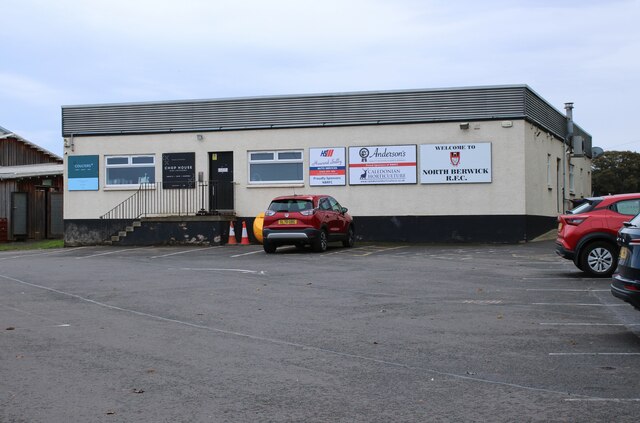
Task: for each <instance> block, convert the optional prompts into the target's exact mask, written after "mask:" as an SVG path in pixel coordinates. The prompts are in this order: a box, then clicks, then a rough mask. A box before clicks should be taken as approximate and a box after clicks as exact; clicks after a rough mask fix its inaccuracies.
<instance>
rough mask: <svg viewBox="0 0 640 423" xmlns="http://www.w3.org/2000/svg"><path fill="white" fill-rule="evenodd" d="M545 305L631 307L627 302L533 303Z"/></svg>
mask: <svg viewBox="0 0 640 423" xmlns="http://www.w3.org/2000/svg"><path fill="white" fill-rule="evenodd" d="M531 305H543V306H579V307H629V306H628V305H627V304H624V303H623V304H588V303H531Z"/></svg>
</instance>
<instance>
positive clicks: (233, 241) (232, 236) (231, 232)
mask: <svg viewBox="0 0 640 423" xmlns="http://www.w3.org/2000/svg"><path fill="white" fill-rule="evenodd" d="M237 243H238V241H236V231H235V230H234V229H233V222H229V241H228V242H227V244H229V245H233V244H237Z"/></svg>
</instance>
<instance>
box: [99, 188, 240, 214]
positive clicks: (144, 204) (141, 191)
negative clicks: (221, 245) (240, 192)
mask: <svg viewBox="0 0 640 423" xmlns="http://www.w3.org/2000/svg"><path fill="white" fill-rule="evenodd" d="M186 185H187V186H190V188H173V187H171V188H168V187H167V188H165V187H163V183H162V182H150V183H141V184H140V186H139V187H138V190H137V191H136V192H135V193H133V194H132V195H131V196H130V197H129V198H127V199H125V200H124V201H123V202H121V203H120V204H118V205H117V206H115V207H114V208H112V209H111V210H109V211H108V212H107V213H105V214H103V215H102V216H100V219H106V220H123V219H129V220H131V219H140V218H144V217H159V216H192V215H206V214H213V213H216V212H217V209H218V207H217V200H218V199H217V195H216V193H217V192H219V191H220V190H225V189H233V183H232V182H228V183H226V184H222V183H220V182H218V181H204V182H192V181H190V182H188V183H187V184H186ZM227 185H228V186H227ZM210 197H213V201H212V204H209V203H210V201H209V198H210Z"/></svg>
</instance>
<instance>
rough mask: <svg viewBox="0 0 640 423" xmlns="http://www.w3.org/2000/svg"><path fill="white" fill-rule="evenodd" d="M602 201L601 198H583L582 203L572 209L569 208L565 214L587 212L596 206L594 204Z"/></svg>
mask: <svg viewBox="0 0 640 423" xmlns="http://www.w3.org/2000/svg"><path fill="white" fill-rule="evenodd" d="M601 202H602V200H601V199H593V198H592V199H585V200H584V202H583V203H581V204H580V205H579V206H577V207H574V208H573V209H571V210H569V211H568V212H567V214H580V213H586V212H589V211H591V210H593V209H594V208H596V206H597V205H598V204H600V203H601Z"/></svg>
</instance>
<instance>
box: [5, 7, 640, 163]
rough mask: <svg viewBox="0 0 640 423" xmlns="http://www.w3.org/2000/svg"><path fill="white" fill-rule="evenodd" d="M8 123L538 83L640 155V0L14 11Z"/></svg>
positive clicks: (47, 144)
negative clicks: (87, 109)
mask: <svg viewBox="0 0 640 423" xmlns="http://www.w3.org/2000/svg"><path fill="white" fill-rule="evenodd" d="M0 16H1V17H2V24H1V25H0V28H1V29H0V126H2V127H5V128H6V129H9V130H11V131H14V132H16V133H17V134H19V135H21V136H23V137H24V138H26V139H28V140H29V141H31V142H33V143H35V144H38V145H40V146H42V147H44V148H46V149H47V150H49V151H51V152H54V153H56V154H59V155H61V154H62V138H61V106H62V105H75V104H96V103H121V102H140V101H166V100H189V99H210V98H228V97H246V96H263V95H281V94H307V93H333V92H345V91H376V90H396V89H417V88H444V87H467V86H482V85H505V84H527V85H529V86H530V87H531V88H532V89H533V90H534V91H536V92H537V93H538V94H539V95H541V96H542V97H543V98H544V99H545V100H547V101H548V102H549V103H551V104H552V105H553V106H554V107H555V108H556V109H558V110H560V111H562V112H563V113H564V103H565V102H574V105H575V109H574V118H575V121H576V123H577V124H578V125H580V126H581V127H582V128H583V129H584V130H586V131H587V132H588V133H590V134H591V135H592V136H593V145H594V146H600V147H602V148H604V149H605V150H632V151H640V133H639V131H638V130H636V128H635V123H637V122H636V121H640V119H639V118H638V114H639V108H638V107H637V103H638V99H640V88H639V87H640V84H639V82H640V81H638V79H639V75H640V29H639V25H640V0H567V1H563V0H554V1H547V0H530V1H527V0H525V1H518V0H511V1H508V0H484V1H472V0H442V1H435V0H434V1H430V0H422V1H419V0H322V1H318V0H316V1H310V0H309V1H305V0H263V1H261V0H226V1H222V0H209V1H207V0H153V1H151V0H104V1H103V0H55V1H52V0H42V1H40V0H15V1H14V0H0Z"/></svg>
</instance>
